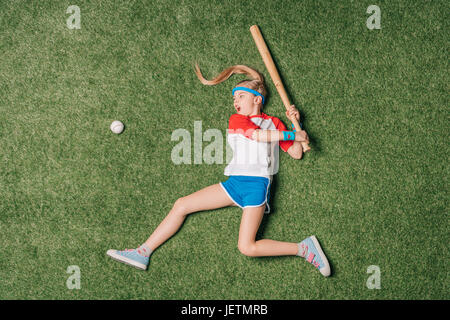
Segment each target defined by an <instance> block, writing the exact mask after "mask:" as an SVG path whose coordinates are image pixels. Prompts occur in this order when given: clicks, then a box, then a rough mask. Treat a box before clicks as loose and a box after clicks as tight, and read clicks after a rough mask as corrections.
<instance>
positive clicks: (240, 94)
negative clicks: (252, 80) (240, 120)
mask: <svg viewBox="0 0 450 320" xmlns="http://www.w3.org/2000/svg"><path fill="white" fill-rule="evenodd" d="M243 94H245V92H239V93H236V95H234V96H233V99H235V98H236V97H239V96H242V95H243Z"/></svg>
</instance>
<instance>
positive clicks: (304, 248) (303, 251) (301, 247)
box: [297, 241, 308, 258]
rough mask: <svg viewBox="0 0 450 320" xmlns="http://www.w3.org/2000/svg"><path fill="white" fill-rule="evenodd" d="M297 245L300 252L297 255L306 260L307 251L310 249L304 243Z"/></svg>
mask: <svg viewBox="0 0 450 320" xmlns="http://www.w3.org/2000/svg"><path fill="white" fill-rule="evenodd" d="M297 245H298V252H297V255H298V256H299V257H302V258H304V257H305V255H306V251H307V249H308V248H307V246H306V245H305V244H304V243H303V241H302V242H299V243H297Z"/></svg>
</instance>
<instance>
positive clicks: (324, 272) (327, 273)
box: [311, 236, 331, 277]
mask: <svg viewBox="0 0 450 320" xmlns="http://www.w3.org/2000/svg"><path fill="white" fill-rule="evenodd" d="M311 240H312V242H313V243H314V245H315V246H316V249H317V251H318V252H319V255H320V259H322V261H323V263H324V265H325V266H324V267H322V268H321V269H319V271H320V273H321V274H322V275H323V276H325V277H328V276H330V274H331V270H330V264H329V263H328V259H327V257H326V256H325V253H323V250H322V247H321V246H320V244H319V241H318V240H317V238H316V236H311Z"/></svg>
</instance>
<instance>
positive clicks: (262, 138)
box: [252, 129, 309, 150]
mask: <svg viewBox="0 0 450 320" xmlns="http://www.w3.org/2000/svg"><path fill="white" fill-rule="evenodd" d="M290 133H291V134H294V135H295V141H299V142H304V141H305V142H309V139H308V135H307V134H306V131H304V130H302V131H298V132H292V131H290ZM252 139H253V140H256V141H259V142H273V141H283V140H284V134H283V131H279V130H262V129H256V130H254V131H253V133H252ZM288 150H289V149H288Z"/></svg>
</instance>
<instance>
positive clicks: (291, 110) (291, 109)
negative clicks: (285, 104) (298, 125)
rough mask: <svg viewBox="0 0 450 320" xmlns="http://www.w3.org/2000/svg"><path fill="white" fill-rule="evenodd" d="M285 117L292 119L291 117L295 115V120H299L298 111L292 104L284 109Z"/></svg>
mask: <svg viewBox="0 0 450 320" xmlns="http://www.w3.org/2000/svg"><path fill="white" fill-rule="evenodd" d="M286 117H288V119H292V118H293V117H295V119H297V121H300V112H299V111H298V110H297V108H296V107H295V106H294V105H292V106H290V107H289V110H286Z"/></svg>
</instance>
